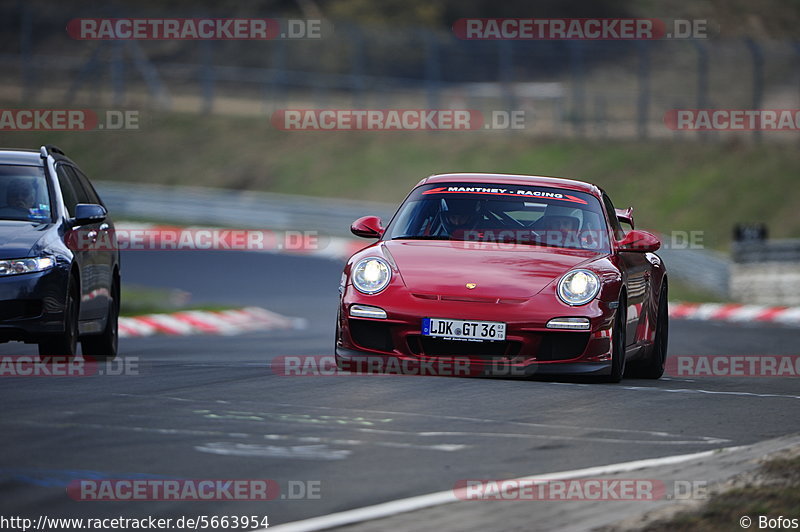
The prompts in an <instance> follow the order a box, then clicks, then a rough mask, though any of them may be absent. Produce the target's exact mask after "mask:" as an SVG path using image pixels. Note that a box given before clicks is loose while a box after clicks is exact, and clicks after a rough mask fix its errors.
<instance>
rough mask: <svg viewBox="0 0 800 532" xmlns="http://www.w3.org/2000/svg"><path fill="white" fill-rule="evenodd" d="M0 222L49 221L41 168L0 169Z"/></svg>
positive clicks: (47, 198) (12, 166) (3, 166)
mask: <svg viewBox="0 0 800 532" xmlns="http://www.w3.org/2000/svg"><path fill="white" fill-rule="evenodd" d="M0 220H24V221H31V222H48V221H50V194H49V193H48V191H47V181H46V179H45V175H44V169H43V168H41V167H39V166H15V165H0Z"/></svg>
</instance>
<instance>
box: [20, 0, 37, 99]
mask: <svg viewBox="0 0 800 532" xmlns="http://www.w3.org/2000/svg"><path fill="white" fill-rule="evenodd" d="M19 18H20V20H19V61H20V71H21V72H22V87H21V88H22V94H21V99H22V101H23V102H27V101H29V100H30V99H32V94H31V92H32V90H33V86H34V80H33V57H32V50H31V48H32V44H33V43H32V40H33V38H32V36H33V20H32V16H31V8H30V4H29V3H28V2H25V1H24V0H20V2H19Z"/></svg>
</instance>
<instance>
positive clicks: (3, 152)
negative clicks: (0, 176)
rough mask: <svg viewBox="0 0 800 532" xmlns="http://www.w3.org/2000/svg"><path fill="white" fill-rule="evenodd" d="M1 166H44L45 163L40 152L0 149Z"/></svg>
mask: <svg viewBox="0 0 800 532" xmlns="http://www.w3.org/2000/svg"><path fill="white" fill-rule="evenodd" d="M0 164H17V165H25V166H44V161H42V157H41V152H40V151H39V150H23V149H18V148H0Z"/></svg>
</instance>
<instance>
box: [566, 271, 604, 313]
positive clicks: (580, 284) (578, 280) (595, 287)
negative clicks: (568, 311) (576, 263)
mask: <svg viewBox="0 0 800 532" xmlns="http://www.w3.org/2000/svg"><path fill="white" fill-rule="evenodd" d="M599 291H600V278H599V277H598V276H597V274H595V273H594V272H590V271H589V270H574V271H571V272H569V273H568V274H566V275H565V276H564V277H562V278H561V280H560V281H559V282H558V297H559V298H561V301H563V302H564V303H566V304H567V305H585V304H586V303H588V302H589V301H591V300H592V299H594V298H595V296H596V295H597V293H598V292H599Z"/></svg>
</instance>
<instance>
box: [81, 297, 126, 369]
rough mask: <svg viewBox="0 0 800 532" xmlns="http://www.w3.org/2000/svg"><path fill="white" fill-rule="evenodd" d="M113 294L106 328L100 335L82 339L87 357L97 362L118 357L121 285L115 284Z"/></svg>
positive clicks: (84, 354) (84, 353)
mask: <svg viewBox="0 0 800 532" xmlns="http://www.w3.org/2000/svg"><path fill="white" fill-rule="evenodd" d="M111 294H112V298H111V300H110V301H109V304H108V317H107V318H106V328H105V329H104V330H103V332H102V333H100V334H96V335H91V336H84V337H83V338H82V339H81V346H82V348H83V356H85V357H87V356H88V357H92V358H94V359H95V360H112V359H113V358H114V357H116V356H117V345H118V343H119V285H118V284H117V283H114V286H113V287H112V289H111Z"/></svg>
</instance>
